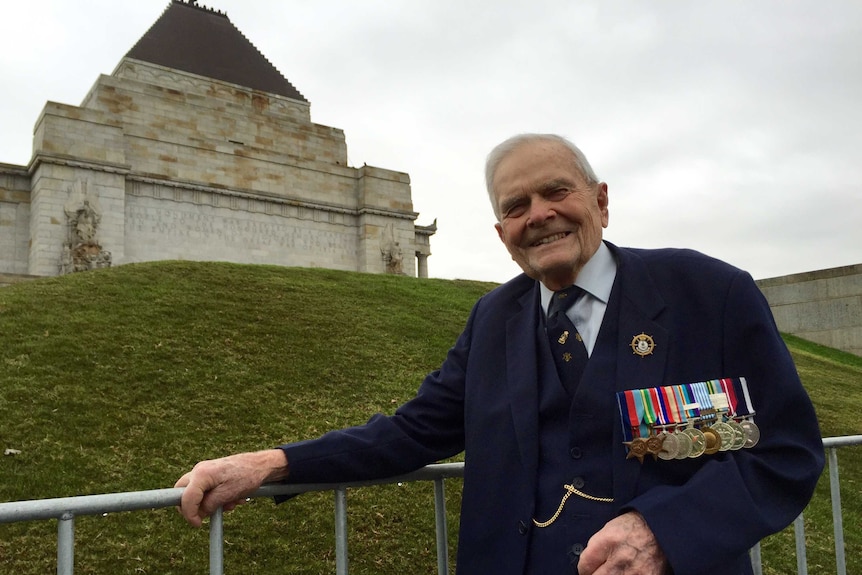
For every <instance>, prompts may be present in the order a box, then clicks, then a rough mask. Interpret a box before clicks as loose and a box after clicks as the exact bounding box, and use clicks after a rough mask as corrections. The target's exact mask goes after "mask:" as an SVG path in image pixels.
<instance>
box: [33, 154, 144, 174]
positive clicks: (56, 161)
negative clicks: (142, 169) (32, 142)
mask: <svg viewBox="0 0 862 575" xmlns="http://www.w3.org/2000/svg"><path fill="white" fill-rule="evenodd" d="M40 164H48V165H52V166H67V167H70V168H81V169H84V170H93V171H95V172H104V173H108V174H120V175H127V174H128V173H129V172H130V171H131V167H130V166H127V165H124V164H112V163H108V162H92V161H82V160H76V159H74V158H70V157H68V156H59V155H57V156H55V155H52V154H46V153H44V152H39V153H38V154H36V155H35V156H33V159H32V160H30V164H29V165H28V166H27V171H28V173H29V174H30V175H31V176H32V175H33V173H34V172H35V171H36V169H37V168H38V167H39V165H40Z"/></svg>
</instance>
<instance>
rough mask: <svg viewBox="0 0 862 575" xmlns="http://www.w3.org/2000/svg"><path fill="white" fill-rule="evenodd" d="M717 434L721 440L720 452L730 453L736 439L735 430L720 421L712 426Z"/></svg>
mask: <svg viewBox="0 0 862 575" xmlns="http://www.w3.org/2000/svg"><path fill="white" fill-rule="evenodd" d="M710 429H712V430H713V431H714V432H715V433H717V434H718V436H719V437H720V438H721V447H719V451H729V450H730V449H731V448H732V447H733V440H734V438H735V434H734V432H733V428H732V427H731V426H730V425H728V424H727V423H725V422H723V421H719V422H716V423H713V424H712V425H711V426H710Z"/></svg>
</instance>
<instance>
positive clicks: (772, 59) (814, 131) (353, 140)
mask: <svg viewBox="0 0 862 575" xmlns="http://www.w3.org/2000/svg"><path fill="white" fill-rule="evenodd" d="M169 3H170V2H169V0H135V1H134V2H132V1H124V2H118V1H116V0H114V1H109V0H76V1H70V0H62V1H61V0H28V1H26V2H24V1H17V2H11V1H10V2H3V6H2V9H3V20H4V25H3V33H2V34H0V86H2V88H0V163H9V164H20V165H23V164H26V163H27V162H28V161H29V159H30V154H31V147H32V132H33V126H34V124H35V122H36V120H37V118H38V116H39V113H40V111H41V110H42V108H43V107H44V105H45V102H46V101H48V100H51V101H55V102H61V103H65V104H71V105H79V104H80V103H81V101H82V100H83V98H84V96H85V95H86V94H87V92H88V91H89V89H90V88H91V87H92V85H93V84H94V83H95V81H96V79H97V78H98V76H99V74H110V73H111V72H112V71H113V70H114V68H115V67H116V65H117V64H118V63H119V61H120V59H121V58H122V57H123V56H124V55H125V53H126V52H127V51H128V50H129V49H130V48H131V47H132V46H133V45H134V44H135V43H136V42H137V40H138V39H139V38H140V37H141V36H142V35H143V34H144V33H145V32H146V30H147V29H148V28H149V27H150V25H152V24H153V23H154V22H155V21H156V20H157V19H158V18H159V16H160V15H161V14H162V12H163V11H164V10H165V8H167V7H168V6H169ZM200 4H205V5H207V6H209V7H211V8H215V9H218V10H221V11H223V12H226V13H227V15H228V17H229V18H230V20H231V22H232V23H233V24H234V25H235V26H236V27H237V28H238V29H239V30H240V31H241V32H242V33H243V34H245V36H246V37H247V38H248V39H249V40H250V41H251V42H252V43H253V44H254V45H255V46H256V47H257V48H258V49H259V50H260V51H261V52H262V53H263V54H264V55H265V56H266V57H267V58H268V59H269V60H270V62H272V63H273V64H274V65H275V67H276V68H278V70H279V71H280V72H281V73H282V74H283V75H284V76H285V77H286V78H287V79H288V80H289V81H290V82H291V83H292V84H293V85H294V86H295V87H296V88H297V89H298V90H299V91H300V92H301V93H302V94H303V95H304V96H305V97H306V98H307V99H308V100H309V101H310V102H311V119H312V121H313V122H315V123H317V124H323V125H326V126H333V127H336V128H340V129H343V130H344V132H345V135H346V138H347V150H348V155H349V162H350V164H351V165H352V166H361V165H362V164H363V163H367V164H369V165H373V166H379V167H382V168H387V169H391V170H397V171H403V172H407V173H409V174H410V177H411V181H412V190H413V202H414V209H415V210H416V211H417V212H420V216H419V219H418V220H417V223H418V224H419V225H428V224H430V223H431V222H432V221H433V220H434V219H435V218H436V219H437V223H438V227H439V230H438V232H437V234H436V235H435V236H433V237H432V239H431V249H432V252H433V255H432V257H431V258H430V259H429V272H430V275H431V276H432V277H441V278H467V279H480V280H489V281H496V282H503V281H506V280H508V279H509V278H511V277H512V276H514V275H515V274H516V273H517V272H518V271H519V269H518V268H517V266H516V265H515V264H514V263H513V262H512V261H511V259H510V258H509V256H508V254H507V252H506V251H505V248H504V246H503V244H502V243H501V242H500V240H499V239H498V237H497V234H496V232H495V230H494V228H493V226H494V221H495V220H494V217H493V214H492V212H491V209H490V204H489V203H488V198H487V195H486V192H485V188H484V181H483V164H484V160H485V156H486V155H487V153H488V151H489V150H490V149H491V148H492V147H493V146H494V145H496V144H497V143H499V142H500V141H502V140H503V139H505V138H507V137H509V136H510V135H513V134H516V133H520V132H555V133H559V134H562V135H564V136H566V137H568V138H570V139H571V140H572V141H574V142H575V143H576V144H577V145H578V146H580V147H581V149H582V150H583V151H584V152H585V154H586V155H587V157H588V158H589V159H590V162H591V163H592V165H593V168H594V169H595V171H596V173H597V174H598V176H599V178H600V179H602V180H603V181H605V182H607V184H608V187H609V197H610V226H609V227H608V229H607V230H606V232H605V237H606V238H607V239H608V240H610V241H612V242H614V243H616V244H617V245H624V246H638V247H664V246H673V247H691V248H695V249H698V250H700V251H703V252H706V253H708V254H710V255H713V256H716V257H719V258H721V259H724V260H726V261H728V262H730V263H732V264H734V265H737V266H739V267H741V268H744V269H747V270H748V271H750V272H751V273H752V275H753V276H754V277H755V278H756V279H761V278H767V277H773V276H778V275H784V274H790V273H797V272H805V271H813V270H819V269H824V268H830V267H836V266H843V265H852V264H860V263H862V2H860V1H859V0H844V1H832V0H798V1H793V0H774V1H757V0H751V1H742V0H738V1H733V0H713V1H710V0H699V1H688V0H661V1H659V0H656V1H653V2H649V1H644V0H627V1H623V0H620V1H606V0H584V1H574V0H524V1H513V0H482V1H479V0H404V1H402V2H396V1H394V0H386V1H383V0H365V1H362V2H359V1H356V0H349V1H348V0H329V1H312V0H208V1H203V2H200Z"/></svg>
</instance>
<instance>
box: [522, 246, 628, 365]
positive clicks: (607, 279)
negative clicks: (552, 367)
mask: <svg viewBox="0 0 862 575" xmlns="http://www.w3.org/2000/svg"><path fill="white" fill-rule="evenodd" d="M616 277H617V262H616V260H615V259H614V256H613V254H611V250H609V249H608V246H606V245H605V243H604V242H602V243H601V244H599V249H597V250H596V253H594V254H593V257H591V258H590V260H589V261H588V262H587V263H586V264H585V265H584V267H583V268H581V271H580V272H579V273H578V277H577V278H576V279H575V285H576V286H578V287H579V288H581V289H583V290H584V292H585V293H584V295H583V296H582V297H581V298H580V299H579V300H578V301H577V302H575V305H573V306H572V307H570V308H569V310H568V311H567V312H566V315H568V316H569V319H570V320H572V323H573V324H575V327H576V328H578V333H580V334H581V337H582V338H584V346H585V347H586V348H587V354H589V355H592V353H593V347H595V345H596V339H597V338H598V337H599V329H601V327H602V320H603V319H604V317H605V310H606V309H607V308H608V300H610V298H611V288H613V287H614V279H615V278H616ZM539 286H540V289H541V292H542V293H541V295H542V311H543V312H544V313H545V316H546V317H547V313H548V306H549V305H550V303H551V297H552V296H553V295H554V292H553V291H551V290H549V289H548V288H546V287H545V284H543V283H539Z"/></svg>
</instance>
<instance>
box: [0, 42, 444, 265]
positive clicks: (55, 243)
mask: <svg viewBox="0 0 862 575" xmlns="http://www.w3.org/2000/svg"><path fill="white" fill-rule="evenodd" d="M417 216H418V214H417V213H415V212H414V211H413V202H412V196H411V190H410V178H409V176H408V175H407V174H405V173H403V172H397V171H393V170H387V169H383V168H377V167H373V166H367V165H366V166H362V167H360V168H352V167H350V166H348V165H347V146H346V142H345V137H344V133H343V131H342V130H339V129H337V128H331V127H328V126H321V125H318V124H314V123H312V122H311V119H310V107H309V104H308V103H307V102H305V101H299V100H292V99H290V98H286V97H282V96H278V95H274V94H267V93H262V92H257V91H253V90H250V89H248V88H243V87H241V86H238V85H233V84H229V83H225V82H222V81H219V80H214V79H210V78H205V77H202V76H197V75H194V74H190V73H186V72H181V71H177V70H173V69H168V68H164V67H161V66H158V65H156V64H151V63H147V62H142V61H138V60H132V59H128V58H126V59H123V60H122V61H121V62H120V64H119V65H118V66H117V69H116V70H115V71H114V73H113V74H112V75H111V76H104V75H103V76H100V77H99V78H98V80H97V81H96V83H95V85H94V86H93V88H92V89H91V90H90V92H89V93H88V94H87V96H86V97H85V98H84V100H83V103H82V104H81V106H80V107H78V106H70V105H66V104H59V103H55V102H48V103H47V104H46V105H45V107H44V109H43V111H42V113H41V115H40V117H39V118H38V120H37V122H36V127H35V131H34V138H33V157H32V160H31V161H30V164H29V165H28V166H27V167H24V166H11V165H4V164H0V273H6V274H29V275H32V276H52V275H58V274H60V273H67V272H69V271H78V270H81V269H91V268H93V267H103V266H105V265H121V264H124V263H130V262H141V261H154V260H164V259H187V260H212V261H233V262H237V263H265V264H275V265H284V266H304V267H327V268H334V269H342V270H349V271H362V272H370V273H398V274H405V275H414V276H415V275H417V273H419V274H420V275H422V276H423V277H424V276H427V263H426V260H427V257H428V256H429V255H430V253H431V251H430V242H429V238H430V236H431V235H433V233H434V232H435V231H436V226H426V227H423V226H417V225H416V224H415V220H416V218H417Z"/></svg>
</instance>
